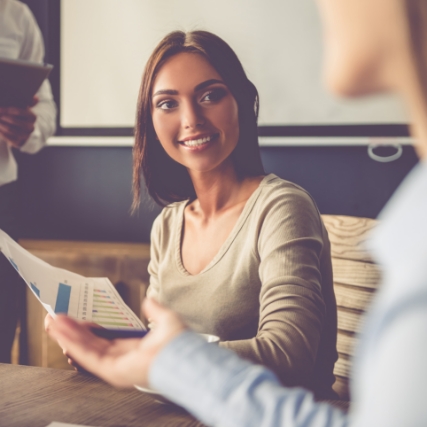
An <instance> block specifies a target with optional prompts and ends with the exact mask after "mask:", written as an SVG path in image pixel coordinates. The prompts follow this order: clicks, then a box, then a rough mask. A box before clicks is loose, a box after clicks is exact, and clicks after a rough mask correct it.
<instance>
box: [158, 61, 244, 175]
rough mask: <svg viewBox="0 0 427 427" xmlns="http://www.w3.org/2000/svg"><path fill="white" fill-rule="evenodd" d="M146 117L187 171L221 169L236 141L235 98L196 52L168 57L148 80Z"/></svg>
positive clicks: (166, 146) (237, 136) (173, 157)
mask: <svg viewBox="0 0 427 427" xmlns="http://www.w3.org/2000/svg"><path fill="white" fill-rule="evenodd" d="M152 92H153V95H152V120H153V126H154V130H155V132H156V135H157V138H158V140H159V141H160V144H161V145H162V147H163V149H164V150H165V151H166V153H167V154H168V155H169V156H170V157H171V158H172V159H173V160H175V161H176V162H178V163H180V164H181V165H183V166H184V167H186V168H187V169H188V170H189V171H192V170H193V171H199V172H208V171H213V170H217V169H218V170H222V169H221V167H222V165H224V164H225V163H224V162H228V161H229V156H230V154H231V153H232V152H233V150H234V148H235V147H236V145H237V142H238V140H239V114H238V107H237V101H236V100H235V98H234V96H233V95H232V93H231V91H230V90H229V88H228V86H227V85H226V84H225V83H224V81H223V79H222V78H221V76H220V75H219V74H218V72H217V71H216V69H215V68H214V67H213V66H212V65H211V64H210V63H209V61H208V60H207V59H206V58H205V57H203V56H202V55H200V54H194V53H179V54H177V55H174V56H172V57H171V58H169V59H168V60H167V61H166V62H165V63H164V64H163V65H162V67H161V68H160V70H159V71H158V73H157V76H156V79H155V81H154V85H153V90H152Z"/></svg>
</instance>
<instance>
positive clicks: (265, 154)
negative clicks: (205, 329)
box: [17, 0, 416, 242]
mask: <svg viewBox="0 0 427 427" xmlns="http://www.w3.org/2000/svg"><path fill="white" fill-rule="evenodd" d="M23 1H24V2H25V3H27V4H28V5H29V7H30V8H31V9H32V11H33V13H34V15H35V17H36V19H37V20H38V22H39V25H40V28H41V30H42V32H43V34H44V36H45V40H46V42H47V40H48V38H47V31H48V25H47V11H48V5H49V0H23ZM51 1H57V0H51ZM46 50H47V53H49V46H48V45H46ZM261 152H262V158H263V162H264V166H265V169H266V171H267V172H273V173H276V174H277V175H279V176H281V177H282V178H285V179H288V180H291V181H293V182H296V183H297V184H300V185H301V186H303V187H304V188H306V189H307V190H308V191H309V192H310V193H311V194H312V195H313V196H314V198H315V199H316V201H317V203H318V206H319V209H320V211H321V212H322V213H325V214H342V215H358V216H366V217H370V218H375V217H376V216H377V215H378V213H379V211H380V210H381V208H382V207H383V206H384V204H385V203H386V202H387V200H388V199H389V197H390V195H391V194H392V192H393V191H394V190H395V188H396V187H397V186H398V184H399V183H400V182H401V180H402V179H403V177H404V176H405V175H406V174H407V173H408V171H409V170H410V169H411V168H412V167H413V166H414V164H415V163H416V156H415V154H414V150H413V149H412V147H408V146H407V147H404V151H403V155H402V157H401V158H400V159H399V160H397V161H395V162H392V163H384V164H382V163H377V162H374V161H373V160H371V159H370V158H369V157H368V155H367V153H366V147H363V146H353V147H324V146H322V147H306V146H304V147H275V148H273V147H271V148H269V147H263V148H262V149H261ZM17 158H18V162H19V167H20V192H21V201H22V202H21V204H22V209H21V213H22V218H21V220H22V224H23V227H22V237H28V238H44V239H76V240H97V241H140V242H148V241H149V231H150V228H151V224H152V221H153V219H154V218H155V216H156V215H157V213H158V212H159V209H158V208H156V207H155V206H154V205H153V204H152V203H151V202H150V201H149V199H148V198H147V197H145V198H144V199H143V203H142V206H141V210H140V213H139V216H137V217H136V216H134V217H131V216H130V214H129V207H130V202H131V149H130V148H129V147H123V148H120V147H102V148H94V147H93V148H92V147H47V148H46V149H45V150H43V151H42V152H41V153H39V154H38V155H36V156H27V155H21V154H19V153H17Z"/></svg>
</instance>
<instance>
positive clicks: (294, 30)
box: [60, 0, 407, 128]
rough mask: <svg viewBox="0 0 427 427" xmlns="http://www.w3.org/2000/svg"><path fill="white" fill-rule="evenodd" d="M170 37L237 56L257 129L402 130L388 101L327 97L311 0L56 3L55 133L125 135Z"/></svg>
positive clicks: (395, 106)
mask: <svg viewBox="0 0 427 427" xmlns="http://www.w3.org/2000/svg"><path fill="white" fill-rule="evenodd" d="M177 29H179V30H184V31H189V30H195V29H202V30H207V31H211V32H213V33H215V34H217V35H218V36H220V37H221V38H223V39H224V40H225V41H226V42H227V43H228V44H229V45H230V46H231V47H232V48H233V49H234V50H235V52H236V53H237V55H238V57H239V58H240V60H241V62H242V64H243V66H244V68H245V71H246V72H247V74H248V77H249V79H250V80H251V81H252V82H253V83H254V84H255V86H256V87H257V88H258V91H259V94H260V119H259V124H260V125H261V126H287V125H343V124H352V125H355V124H363V125H366V124H395V123H406V122H407V117H406V115H405V111H404V110H403V107H402V105H401V104H400V103H399V102H398V101H397V99H395V98H394V97H392V96H390V95H380V96H375V97H372V98H368V99H367V98H363V99H360V100H343V99H337V98H334V97H333V96H331V95H330V94H328V93H327V91H326V90H325V89H324V87H323V83H322V77H321V74H322V72H321V70H322V64H321V63H322V36H321V26H320V20H319V15H318V12H317V9H316V7H315V2H314V0H214V1H213V0H61V68H60V69H61V74H60V80H61V88H60V94H61V96H60V100H61V101H60V111H61V119H60V124H61V126H62V127H65V128H66V127H104V128H105V127H106V128H110V127H113V128H114V127H132V126H133V125H134V121H135V114H136V101H137V94H138V88H139V84H140V80H141V75H142V71H143V68H144V65H145V63H146V61H147V59H148V57H149V55H150V54H151V52H152V50H153V49H154V47H155V46H156V45H157V43H158V42H159V41H160V40H161V39H162V38H163V36H164V35H165V34H167V33H168V32H170V31H173V30H177Z"/></svg>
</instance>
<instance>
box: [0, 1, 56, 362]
mask: <svg viewBox="0 0 427 427" xmlns="http://www.w3.org/2000/svg"><path fill="white" fill-rule="evenodd" d="M0 58H8V59H22V60H27V61H31V62H37V63H42V62H43V59H44V44H43V38H42V35H41V32H40V29H39V27H38V25H37V23H36V20H35V19H34V16H33V15H32V13H31V12H30V10H29V8H28V6H27V5H25V4H24V3H21V2H19V1H16V0H0ZM0 97H1V94H0ZM55 122H56V107H55V103H54V101H53V96H52V92H51V89H50V85H49V82H48V81H47V80H45V81H44V82H43V84H42V86H41V87H40V89H39V90H38V92H37V94H36V97H35V98H34V100H33V103H32V105H29V106H28V107H26V108H16V107H11V106H0V229H2V230H4V231H5V232H7V233H8V234H9V235H11V236H12V237H13V238H15V239H17V238H18V204H19V200H18V185H17V179H18V167H17V163H16V160H15V158H14V155H13V150H20V151H21V152H23V153H29V154H34V153H36V152H38V151H39V150H40V149H41V148H42V147H43V145H44V144H45V142H46V140H47V138H48V137H50V136H51V135H53V134H54V132H55ZM23 289H24V288H23V287H22V284H21V281H20V278H19V277H18V276H17V274H16V272H15V271H14V270H13V269H12V268H11V267H10V264H9V263H8V262H7V261H6V260H5V259H4V257H3V256H0V362H9V361H10V351H11V346H12V342H13V338H14V335H15V329H16V322H17V318H18V313H19V309H18V307H19V303H18V299H19V293H20V292H21V291H22V290H23Z"/></svg>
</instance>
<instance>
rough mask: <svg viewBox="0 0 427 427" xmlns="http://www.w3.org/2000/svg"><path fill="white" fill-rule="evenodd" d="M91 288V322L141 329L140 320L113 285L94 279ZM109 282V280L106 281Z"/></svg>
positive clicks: (119, 327) (106, 325)
mask: <svg viewBox="0 0 427 427" xmlns="http://www.w3.org/2000/svg"><path fill="white" fill-rule="evenodd" d="M95 280H97V281H98V283H95V284H94V288H93V304H92V322H95V323H97V324H98V325H101V326H103V327H105V328H112V329H135V328H136V329H141V327H140V325H141V321H140V320H139V318H138V317H136V315H135V314H134V313H133V311H132V310H131V309H130V308H129V307H128V306H127V305H126V304H125V303H124V302H123V300H122V299H121V298H120V296H119V295H118V293H117V291H116V290H115V288H114V286H113V285H111V286H109V285H108V284H106V283H103V282H102V281H103V280H104V281H105V280H108V279H95ZM108 282H109V281H108Z"/></svg>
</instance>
